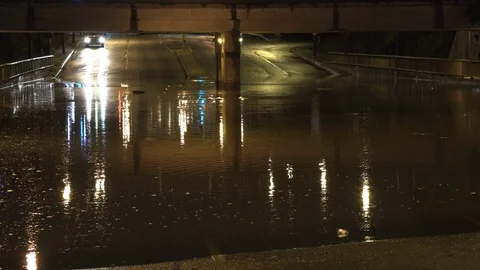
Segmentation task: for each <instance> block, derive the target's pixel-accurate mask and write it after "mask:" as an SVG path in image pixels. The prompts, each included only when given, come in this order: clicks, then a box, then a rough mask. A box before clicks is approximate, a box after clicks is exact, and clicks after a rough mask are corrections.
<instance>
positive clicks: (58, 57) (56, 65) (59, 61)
mask: <svg viewBox="0 0 480 270" xmlns="http://www.w3.org/2000/svg"><path fill="white" fill-rule="evenodd" d="M81 38H82V37H81V36H80V35H76V36H75V39H76V41H75V43H72V39H71V36H68V37H67V36H66V37H65V55H63V54H62V47H61V46H60V47H59V48H57V49H56V50H55V51H54V52H53V55H54V57H53V66H52V67H51V68H50V69H49V70H48V71H47V73H46V75H45V80H54V79H55V78H56V77H57V76H58V74H60V72H61V71H62V69H63V66H64V65H65V64H66V63H67V62H68V60H69V59H70V57H71V56H72V54H73V53H74V52H75V50H76V49H77V47H78V45H79V44H80V43H81Z"/></svg>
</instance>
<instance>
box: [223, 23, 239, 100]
mask: <svg viewBox="0 0 480 270" xmlns="http://www.w3.org/2000/svg"><path fill="white" fill-rule="evenodd" d="M237 29H238V28H237V27H235V28H234V29H233V30H232V31H229V32H223V33H222V40H221V43H222V54H221V62H220V73H221V76H220V80H221V85H222V88H224V89H225V90H240V32H239V31H238V30H237ZM217 42H218V41H217Z"/></svg>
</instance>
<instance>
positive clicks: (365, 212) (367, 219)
mask: <svg viewBox="0 0 480 270" xmlns="http://www.w3.org/2000/svg"><path fill="white" fill-rule="evenodd" d="M361 169H362V174H361V175H360V180H361V181H362V195H361V196H362V198H361V200H362V217H363V224H362V228H363V230H365V231H369V230H370V228H371V225H372V224H371V210H370V208H371V191H370V175H369V170H370V151H369V141H368V139H364V140H363V153H362V164H361Z"/></svg>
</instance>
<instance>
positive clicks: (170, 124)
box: [168, 102, 172, 136]
mask: <svg viewBox="0 0 480 270" xmlns="http://www.w3.org/2000/svg"><path fill="white" fill-rule="evenodd" d="M171 135H172V103H170V102H169V103H168V136H171Z"/></svg>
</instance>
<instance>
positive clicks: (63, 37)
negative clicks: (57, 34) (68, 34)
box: [61, 33, 65, 55]
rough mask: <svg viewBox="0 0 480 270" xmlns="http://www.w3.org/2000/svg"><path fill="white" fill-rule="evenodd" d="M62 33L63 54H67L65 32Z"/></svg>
mask: <svg viewBox="0 0 480 270" xmlns="http://www.w3.org/2000/svg"><path fill="white" fill-rule="evenodd" d="M61 35H62V55H65V33H61Z"/></svg>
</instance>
